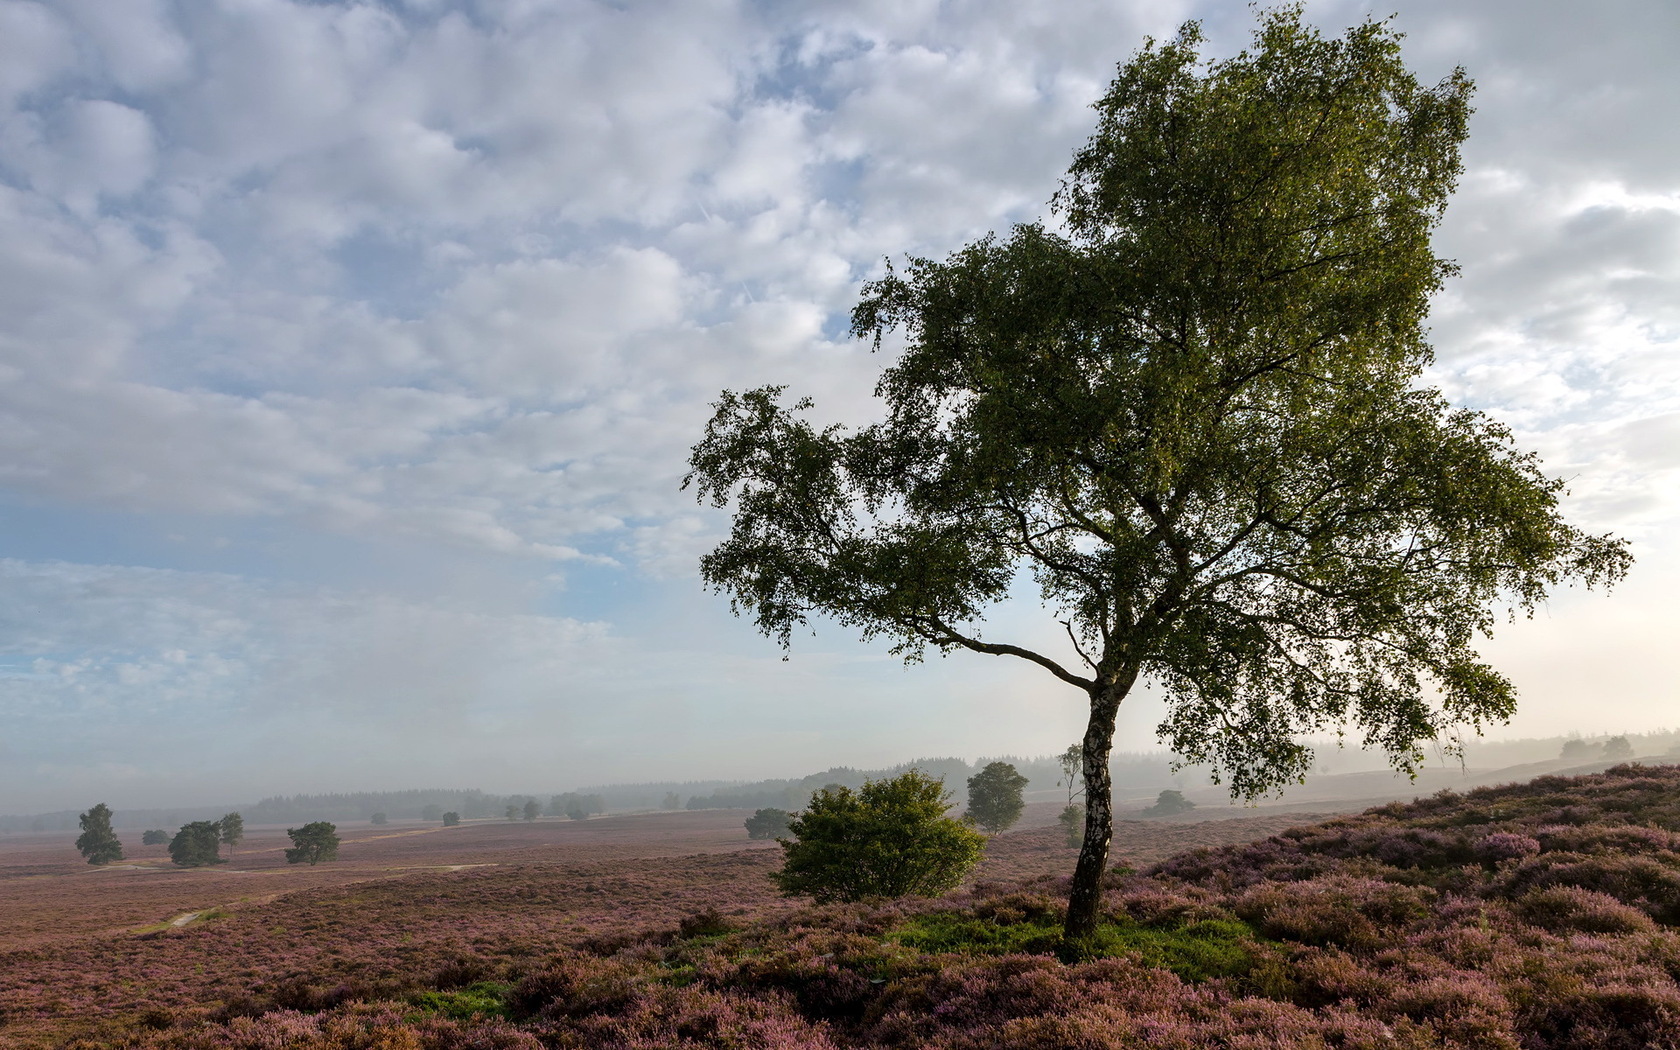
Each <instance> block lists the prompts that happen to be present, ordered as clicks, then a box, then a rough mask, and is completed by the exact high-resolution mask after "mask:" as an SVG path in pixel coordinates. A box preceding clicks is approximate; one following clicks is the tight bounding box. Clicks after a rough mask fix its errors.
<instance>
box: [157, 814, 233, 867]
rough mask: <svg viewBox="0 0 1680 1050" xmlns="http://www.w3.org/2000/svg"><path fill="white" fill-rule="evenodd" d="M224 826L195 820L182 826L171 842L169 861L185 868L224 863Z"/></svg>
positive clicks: (211, 821)
mask: <svg viewBox="0 0 1680 1050" xmlns="http://www.w3.org/2000/svg"><path fill="white" fill-rule="evenodd" d="M221 845H222V825H221V823H220V822H219V821H214V820H195V821H192V822H191V823H188V824H183V825H181V830H180V831H177V832H176V833H175V837H174V838H173V839H170V840H169V859H170V860H172V861H174V862H175V863H176V864H177V865H178V866H180V867H183V868H203V867H208V866H209V865H211V864H221V863H223V861H222V857H221Z"/></svg>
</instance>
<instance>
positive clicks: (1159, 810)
mask: <svg viewBox="0 0 1680 1050" xmlns="http://www.w3.org/2000/svg"><path fill="white" fill-rule="evenodd" d="M1195 808H1196V804H1195V803H1194V802H1192V801H1190V800H1189V799H1187V798H1185V797H1184V792H1182V791H1171V790H1168V791H1163V792H1161V793H1160V794H1159V795H1157V796H1155V804H1154V805H1153V806H1150V807H1149V808H1148V809H1146V810H1144V811H1143V815H1144V816H1146V817H1170V816H1172V815H1174V814H1176V813H1188V812H1190V811H1191V810H1193V809H1195Z"/></svg>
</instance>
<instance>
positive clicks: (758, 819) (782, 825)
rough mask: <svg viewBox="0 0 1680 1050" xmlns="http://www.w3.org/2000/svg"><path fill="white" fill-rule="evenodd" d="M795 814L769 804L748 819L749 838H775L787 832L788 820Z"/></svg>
mask: <svg viewBox="0 0 1680 1050" xmlns="http://www.w3.org/2000/svg"><path fill="white" fill-rule="evenodd" d="M792 818H793V814H791V813H789V812H788V811H787V810H785V809H777V808H775V807H774V806H767V807H765V808H764V809H761V810H759V811H757V812H756V813H754V814H753V815H752V816H750V817H748V818H747V820H746V829H747V838H749V839H774V838H781V837H782V836H783V835H785V834H787V830H788V821H789V820H791V819H792Z"/></svg>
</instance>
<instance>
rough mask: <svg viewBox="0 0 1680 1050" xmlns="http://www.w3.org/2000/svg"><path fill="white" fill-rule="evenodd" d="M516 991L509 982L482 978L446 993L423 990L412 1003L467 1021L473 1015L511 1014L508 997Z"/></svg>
mask: <svg viewBox="0 0 1680 1050" xmlns="http://www.w3.org/2000/svg"><path fill="white" fill-rule="evenodd" d="M512 994H513V988H512V986H510V985H506V984H502V983H500V982H498V981H479V982H477V983H475V984H469V985H467V986H466V987H465V988H456V989H453V990H451V991H447V992H420V993H418V994H415V995H412V996H410V997H409V1000H408V1001H409V1002H410V1003H411V1004H412V1005H414V1006H417V1007H419V1008H420V1009H421V1010H423V1011H425V1012H426V1013H431V1014H437V1015H438V1016H439V1017H447V1018H449V1019H450V1020H452V1021H466V1020H470V1019H471V1018H474V1017H504V1018H507V1017H512V1016H513V1012H512V1011H511V1010H510V1009H509V1008H508V998H509V996H511V995H512Z"/></svg>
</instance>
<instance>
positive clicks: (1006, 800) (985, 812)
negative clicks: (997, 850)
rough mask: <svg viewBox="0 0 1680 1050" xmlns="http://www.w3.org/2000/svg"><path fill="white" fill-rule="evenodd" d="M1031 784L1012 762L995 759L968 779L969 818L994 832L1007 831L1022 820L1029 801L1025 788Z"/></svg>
mask: <svg viewBox="0 0 1680 1050" xmlns="http://www.w3.org/2000/svg"><path fill="white" fill-rule="evenodd" d="M1026 786H1027V778H1026V777H1024V776H1022V775H1021V774H1020V773H1019V772H1018V771H1017V770H1016V769H1015V767H1014V766H1012V765H1010V764H1009V763H1008V762H993V763H990V764H989V765H987V766H986V768H985V769H982V770H981V771H980V772H978V773H976V774H974V775H973V776H971V777H969V778H968V819H969V820H971V821H973V822H974V823H975V824H976V825H977V826H979V827H982V828H984V829H986V830H987V831H989V832H991V833H992V834H994V835H995V834H997V833H998V832H1000V831H1006V830H1008V829H1009V828H1011V827H1013V826H1014V825H1015V822H1016V821H1017V820H1020V819H1021V810H1022V809H1024V808H1025V807H1026V803H1025V802H1023V801H1022V799H1021V790H1022V789H1023V788H1025V787H1026Z"/></svg>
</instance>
